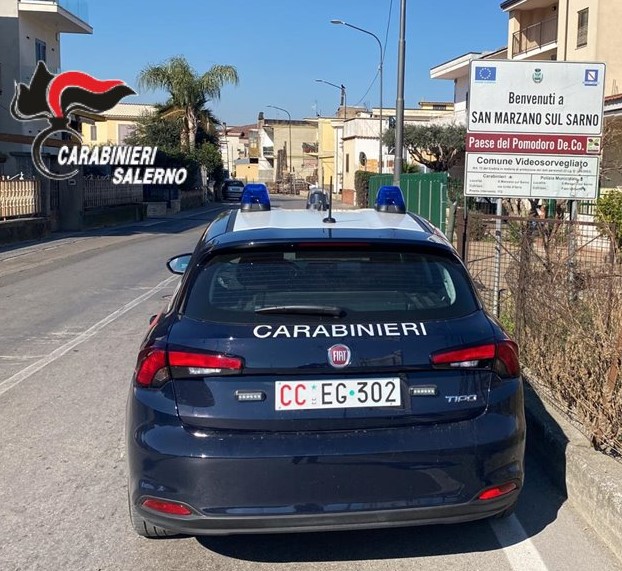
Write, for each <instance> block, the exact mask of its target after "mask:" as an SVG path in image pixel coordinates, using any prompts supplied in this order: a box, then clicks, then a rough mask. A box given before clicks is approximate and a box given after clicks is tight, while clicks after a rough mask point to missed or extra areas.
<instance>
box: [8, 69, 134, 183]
mask: <svg viewBox="0 0 622 571" xmlns="http://www.w3.org/2000/svg"><path fill="white" fill-rule="evenodd" d="M135 94H136V92H135V91H134V90H133V89H132V88H131V87H129V86H128V85H126V84H125V83H124V82H123V81H121V80H118V79H109V80H100V79H95V78H94V77H92V76H90V75H88V74H87V73H83V72H81V71H66V72H63V73H59V74H58V75H53V74H51V73H50V72H49V70H48V68H47V67H46V65H45V63H44V62H43V61H40V62H39V63H38V64H37V68H36V70H35V73H34V75H33V76H32V79H31V80H30V85H25V84H24V83H17V82H16V84H15V95H14V97H13V101H12V102H11V115H12V116H13V117H14V118H15V119H17V120H18V121H33V120H35V119H45V120H46V121H47V122H48V124H49V126H48V127H47V128H46V129H44V130H43V131H41V132H40V133H39V134H38V135H37V136H36V137H35V139H34V141H33V143H32V160H33V162H34V165H35V167H36V168H37V170H38V171H39V172H40V173H41V174H42V175H43V176H45V177H47V178H50V179H53V180H64V179H68V178H71V177H73V176H75V175H76V174H77V173H78V170H77V169H76V170H74V171H72V172H70V173H65V174H59V173H53V172H51V171H50V170H49V169H48V168H47V166H46V164H45V162H44V161H43V158H42V156H41V149H42V147H43V144H44V143H45V140H46V139H47V138H48V137H50V136H51V135H53V134H54V133H61V132H65V133H70V134H71V135H74V136H75V137H77V138H78V139H79V140H80V141H82V135H81V134H80V133H78V132H77V131H76V130H75V129H72V128H71V127H70V126H69V122H70V117H69V114H70V113H72V112H74V111H91V112H93V113H103V112H104V111H108V109H111V108H112V107H114V106H115V105H116V104H117V103H119V101H121V99H123V98H124V97H127V96H128V95H135Z"/></svg>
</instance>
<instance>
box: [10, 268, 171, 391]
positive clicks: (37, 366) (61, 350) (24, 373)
mask: <svg viewBox="0 0 622 571" xmlns="http://www.w3.org/2000/svg"><path fill="white" fill-rule="evenodd" d="M176 279H178V276H171V277H170V278H167V279H165V280H164V281H161V282H160V283H159V284H158V285H156V286H155V287H152V288H151V289H150V290H149V291H147V292H145V293H143V294H142V295H140V296H138V297H137V298H136V299H134V300H132V301H130V302H129V303H126V304H125V305H124V306H122V307H120V308H119V309H117V310H116V311H113V312H112V313H111V314H110V315H108V316H107V317H104V319H102V320H101V321H98V322H97V323H96V324H95V325H93V326H91V327H89V328H88V329H87V330H86V331H84V332H83V333H80V334H79V335H78V336H76V337H74V338H73V339H72V340H71V341H68V342H67V343H65V344H64V345H61V346H60V347H58V349H55V350H54V351H52V352H51V353H50V354H48V355H46V356H45V357H43V358H42V359H39V360H38V361H37V362H35V363H33V364H32V365H29V366H28V367H26V368H25V369H22V370H21V371H19V372H17V373H15V374H14V375H12V376H11V377H9V378H8V379H5V380H4V381H2V382H0V395H3V394H4V393H6V392H7V391H8V390H10V389H12V388H13V387H15V386H17V385H19V384H20V383H21V382H22V381H25V380H26V379H28V378H29V377H31V376H32V375H34V374H35V373H38V372H39V371H40V370H41V369H43V368H44V367H47V366H48V365H49V364H50V363H53V362H54V361H56V360H57V359H59V358H60V357H62V356H63V355H65V354H66V353H68V352H69V351H71V350H72V349H73V348H74V347H77V346H78V345H81V344H82V343H84V342H85V341H88V340H89V339H90V338H91V337H93V336H94V335H96V334H97V333H99V332H100V331H101V330H102V329H103V328H104V327H106V325H109V324H110V323H112V322H113V321H115V320H117V319H118V318H119V317H121V316H122V315H125V314H126V313H127V312H128V311H131V310H132V309H134V308H135V307H136V306H137V305H140V304H141V303H142V302H143V301H146V300H147V299H149V298H150V297H152V296H153V295H155V294H156V293H158V292H160V291H162V290H163V289H164V288H166V287H167V286H168V285H170V284H171V283H172V282H173V281H174V280H176Z"/></svg>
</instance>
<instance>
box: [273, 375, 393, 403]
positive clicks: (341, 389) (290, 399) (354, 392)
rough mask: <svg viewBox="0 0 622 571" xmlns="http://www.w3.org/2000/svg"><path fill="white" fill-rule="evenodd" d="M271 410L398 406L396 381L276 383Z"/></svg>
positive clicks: (353, 380) (351, 380) (391, 379)
mask: <svg viewBox="0 0 622 571" xmlns="http://www.w3.org/2000/svg"><path fill="white" fill-rule="evenodd" d="M275 391H276V395H275V403H274V408H275V410H309V409H317V408H362V407H388V406H391V407H393V406H401V404H402V399H401V391H400V379H399V378H398V377H394V378H390V379H348V380H325V381H277V382H276V383H275Z"/></svg>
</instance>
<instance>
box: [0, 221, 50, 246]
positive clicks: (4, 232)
mask: <svg viewBox="0 0 622 571" xmlns="http://www.w3.org/2000/svg"><path fill="white" fill-rule="evenodd" d="M49 233H50V222H49V220H48V219H47V218H18V219H15V220H6V221H1V222H0V244H11V243H12V242H22V241H25V240H41V239H43V238H45V237H46V236H47V235H48V234H49Z"/></svg>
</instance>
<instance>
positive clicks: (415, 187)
mask: <svg viewBox="0 0 622 571" xmlns="http://www.w3.org/2000/svg"><path fill="white" fill-rule="evenodd" d="M392 184H393V177H392V175H378V176H372V177H371V178H370V179H369V202H368V203H369V204H370V205H373V204H374V202H375V201H376V196H377V195H378V190H379V189H380V187H381V186H385V185H392ZM400 188H401V189H402V192H403V194H404V200H405V201H406V209H407V210H408V211H409V212H413V213H415V214H420V215H421V216H423V217H424V218H427V219H428V220H429V221H430V222H432V224H434V225H435V226H437V227H438V228H440V229H441V230H442V231H443V232H445V226H446V221H447V207H448V200H447V173H429V174H403V175H402V176H401V178H400Z"/></svg>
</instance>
